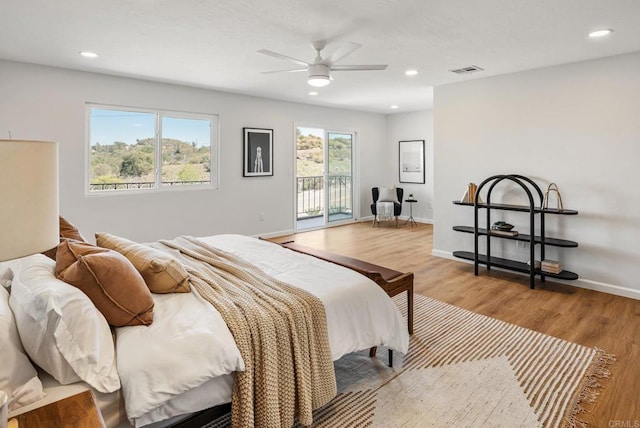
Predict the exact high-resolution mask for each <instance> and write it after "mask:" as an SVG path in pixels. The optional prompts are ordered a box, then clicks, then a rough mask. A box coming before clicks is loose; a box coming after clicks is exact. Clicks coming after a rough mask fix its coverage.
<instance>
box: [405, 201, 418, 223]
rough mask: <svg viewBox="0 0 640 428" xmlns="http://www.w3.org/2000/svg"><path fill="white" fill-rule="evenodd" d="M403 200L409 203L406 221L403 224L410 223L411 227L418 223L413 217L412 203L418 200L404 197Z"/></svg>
mask: <svg viewBox="0 0 640 428" xmlns="http://www.w3.org/2000/svg"><path fill="white" fill-rule="evenodd" d="M404 201H405V202H407V203H408V204H409V218H408V219H407V222H406V223H405V224H404V225H405V226H406V225H407V224H410V225H411V227H412V228H413V227H414V226H417V225H418V224H417V223H416V220H415V219H414V218H413V204H415V203H416V202H418V200H417V199H405V200H404Z"/></svg>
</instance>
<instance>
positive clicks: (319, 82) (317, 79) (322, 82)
mask: <svg viewBox="0 0 640 428" xmlns="http://www.w3.org/2000/svg"><path fill="white" fill-rule="evenodd" d="M307 83H308V84H310V85H311V86H315V87H316V88H322V87H323V86H327V85H328V84H329V83H331V80H330V79H329V76H309V79H308V80H307Z"/></svg>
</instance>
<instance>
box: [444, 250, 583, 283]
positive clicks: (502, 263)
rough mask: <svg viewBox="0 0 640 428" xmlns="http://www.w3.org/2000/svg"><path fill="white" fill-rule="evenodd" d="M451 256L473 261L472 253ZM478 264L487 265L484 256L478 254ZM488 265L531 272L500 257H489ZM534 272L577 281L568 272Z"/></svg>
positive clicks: (458, 252)
mask: <svg viewBox="0 0 640 428" xmlns="http://www.w3.org/2000/svg"><path fill="white" fill-rule="evenodd" d="M453 255H454V256H455V257H458V258H460V259H465V260H471V261H473V259H474V254H473V251H454V252H453ZM478 263H480V264H487V256H486V255H484V254H479V255H478ZM489 263H490V264H491V266H494V267H497V268H501V269H508V270H513V271H516V272H520V273H530V271H531V266H530V265H529V264H528V263H522V262H518V261H515V260H509V259H503V258H501V257H493V256H491V257H489ZM534 272H535V274H536V275H544V276H548V277H551V278H557V279H564V280H568V281H570V280H574V279H578V274H577V273H574V272H570V271H568V270H562V271H560V272H559V273H551V272H544V271H542V270H541V269H534Z"/></svg>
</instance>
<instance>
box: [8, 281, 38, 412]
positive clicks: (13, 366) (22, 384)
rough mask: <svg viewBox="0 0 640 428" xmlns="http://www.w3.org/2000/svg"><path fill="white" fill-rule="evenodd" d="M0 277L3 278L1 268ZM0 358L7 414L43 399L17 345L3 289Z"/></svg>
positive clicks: (15, 333) (28, 362)
mask: <svg viewBox="0 0 640 428" xmlns="http://www.w3.org/2000/svg"><path fill="white" fill-rule="evenodd" d="M5 272H9V270H8V269H6V271H5ZM0 276H4V273H3V272H2V269H0ZM0 355H1V357H0V358H1V360H0V391H4V392H6V393H7V395H8V396H9V411H12V410H16V409H19V408H20V407H22V406H26V405H27V404H31V403H33V402H34V401H38V400H40V399H41V398H42V397H44V392H43V391H42V383H40V379H38V374H37V373H36V369H35V368H34V367H33V365H31V362H30V361H29V358H28V357H27V356H26V355H25V353H24V349H23V348H22V344H21V343H20V337H19V336H18V330H17V329H16V324H15V320H14V317H13V312H11V308H10V307H9V293H7V290H5V289H4V287H0Z"/></svg>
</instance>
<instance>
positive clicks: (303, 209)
mask: <svg viewBox="0 0 640 428" xmlns="http://www.w3.org/2000/svg"><path fill="white" fill-rule="evenodd" d="M327 184H328V186H329V189H328V190H329V191H328V198H329V200H328V206H329V214H347V215H351V213H352V212H353V211H352V205H351V176H348V175H330V176H329V177H328V178H327ZM324 207H325V189H324V177H322V176H313V177H298V210H297V211H298V212H297V219H298V220H300V219H305V218H310V217H320V216H322V215H323V212H324Z"/></svg>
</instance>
